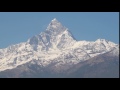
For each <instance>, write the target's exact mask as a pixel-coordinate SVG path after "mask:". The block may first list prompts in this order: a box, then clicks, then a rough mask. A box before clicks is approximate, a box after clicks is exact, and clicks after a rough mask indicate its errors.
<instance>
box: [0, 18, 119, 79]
mask: <svg viewBox="0 0 120 90" xmlns="http://www.w3.org/2000/svg"><path fill="white" fill-rule="evenodd" d="M118 58H119V45H118V44H115V43H113V42H111V41H108V40H105V39H97V40H96V41H77V40H75V38H74V37H73V35H72V34H71V33H70V31H69V30H68V28H66V27H64V26H63V25H62V24H61V23H60V22H59V21H58V20H57V19H53V20H52V21H51V22H50V24H49V25H48V27H47V28H46V30H45V31H44V32H41V33H40V34H39V35H35V36H33V37H32V38H30V39H28V40H27V42H23V43H19V44H16V45H12V46H9V47H7V48H4V49H0V77H7V78H30V77H33V78H38V77H40V78H50V77H52V78H55V77H59V78H62V77H64V78H67V77H68V78H69V77H74V78H77V77H79V78H90V77H99V78H101V77H118V76H119V59H118Z"/></svg>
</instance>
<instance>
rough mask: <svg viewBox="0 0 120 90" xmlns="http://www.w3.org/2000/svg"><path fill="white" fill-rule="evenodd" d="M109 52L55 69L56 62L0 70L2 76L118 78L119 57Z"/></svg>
mask: <svg viewBox="0 0 120 90" xmlns="http://www.w3.org/2000/svg"><path fill="white" fill-rule="evenodd" d="M109 54H110V52H109V53H105V54H102V55H98V56H96V57H93V58H91V59H89V60H87V61H84V62H80V63H78V64H76V65H63V66H61V67H59V69H57V70H58V71H56V70H55V69H56V67H55V65H56V63H52V64H50V65H49V66H47V67H44V68H43V67H40V65H36V64H35V65H29V63H28V64H26V65H21V66H19V67H17V68H15V69H12V70H6V71H2V72H0V77H3V78H31V77H32V78H119V57H118V56H111V55H109Z"/></svg>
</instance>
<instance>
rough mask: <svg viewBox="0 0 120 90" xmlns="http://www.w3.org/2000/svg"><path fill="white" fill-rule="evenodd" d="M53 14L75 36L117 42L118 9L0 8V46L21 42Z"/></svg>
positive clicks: (40, 29)
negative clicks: (23, 9) (116, 10)
mask: <svg viewBox="0 0 120 90" xmlns="http://www.w3.org/2000/svg"><path fill="white" fill-rule="evenodd" d="M53 18H56V19H57V20H58V21H59V22H61V23H62V24H63V25H64V26H65V27H67V28H68V29H69V30H70V31H71V32H72V34H73V35H74V37H75V38H76V39H77V40H87V41H95V40H97V39H99V38H101V39H106V40H110V41H112V42H115V43H119V12H0V48H5V47H7V46H10V45H13V44H17V43H20V42H25V41H27V40H28V39H29V38H31V37H32V36H34V35H37V34H39V33H41V32H43V31H44V30H45V29H46V28H47V26H48V24H49V23H50V21H51V20H52V19H53Z"/></svg>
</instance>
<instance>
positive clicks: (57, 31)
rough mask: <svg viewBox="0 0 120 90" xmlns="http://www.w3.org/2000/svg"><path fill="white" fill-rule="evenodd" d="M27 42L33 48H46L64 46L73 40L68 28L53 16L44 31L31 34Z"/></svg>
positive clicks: (70, 43) (60, 47)
mask: <svg viewBox="0 0 120 90" xmlns="http://www.w3.org/2000/svg"><path fill="white" fill-rule="evenodd" d="M28 42H29V44H31V45H32V46H33V48H34V50H37V48H39V49H40V48H41V50H48V49H50V48H54V49H62V48H66V47H68V46H70V45H73V44H74V42H75V40H74V38H73V36H72V34H71V33H70V32H69V31H68V29H67V28H66V27H64V26H63V25H62V24H61V23H60V22H58V20H57V19H56V18H54V19H53V20H52V21H51V22H50V24H49V25H48V27H47V29H46V30H45V31H44V32H42V33H40V34H39V35H36V36H33V37H32V38H31V39H30V40H29V41H28ZM39 46H40V47H39ZM41 46H42V47H41Z"/></svg>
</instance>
